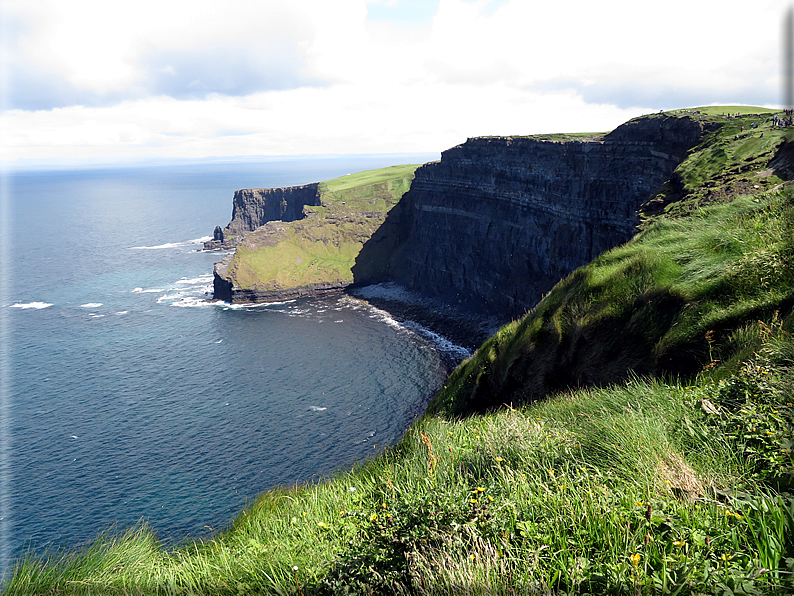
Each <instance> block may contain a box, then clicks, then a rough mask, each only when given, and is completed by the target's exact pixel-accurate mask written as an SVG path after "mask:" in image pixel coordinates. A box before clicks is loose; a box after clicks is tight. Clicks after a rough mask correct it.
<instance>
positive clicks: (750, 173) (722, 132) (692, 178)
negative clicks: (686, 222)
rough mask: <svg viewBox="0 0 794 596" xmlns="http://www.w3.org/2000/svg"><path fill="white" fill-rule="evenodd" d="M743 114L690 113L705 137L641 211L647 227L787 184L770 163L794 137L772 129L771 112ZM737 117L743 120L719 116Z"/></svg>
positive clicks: (736, 109) (709, 110)
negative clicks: (700, 121)
mask: <svg viewBox="0 0 794 596" xmlns="http://www.w3.org/2000/svg"><path fill="white" fill-rule="evenodd" d="M741 108H742V106H716V107H711V108H693V110H700V111H702V112H704V114H703V115H701V116H698V117H699V118H702V119H703V121H704V126H706V127H707V132H706V134H705V135H704V137H703V139H702V141H701V143H700V144H699V145H698V146H696V147H694V148H692V149H691V150H690V151H689V153H688V155H687V157H686V159H685V160H684V161H683V162H682V163H681V164H680V165H679V166H678V167H677V168H676V170H675V172H674V174H673V176H672V178H671V179H670V180H669V181H668V182H667V183H665V184H664V185H663V186H662V188H660V189H659V190H658V191H657V192H656V194H655V195H654V196H653V197H652V200H651V201H650V202H649V204H648V205H646V206H645V208H644V210H643V211H644V213H645V214H646V215H648V216H650V221H653V220H654V219H655V217H656V216H659V215H661V216H670V217H681V216H686V215H688V214H690V213H691V212H693V211H695V210H697V209H698V208H700V207H702V206H705V205H708V204H713V203H721V202H729V201H731V200H733V199H734V198H735V197H736V196H739V195H743V194H750V193H757V192H761V191H764V190H771V189H774V188H777V187H778V186H780V185H781V184H782V183H783V182H784V181H785V173H783V172H780V171H776V170H775V169H774V168H771V167H770V161H772V160H773V158H774V157H775V155H776V154H777V151H778V150H779V148H780V147H781V145H782V144H783V143H784V142H786V141H787V140H790V139H791V138H792V134H794V133H792V132H791V130H790V129H786V128H779V127H774V126H773V125H772V115H773V114H774V113H776V112H775V111H774V110H770V109H766V108H755V107H745V108H744V109H741ZM690 111H692V110H690ZM735 112H740V113H741V115H740V116H738V117H730V118H727V117H723V116H722V114H723V113H735ZM777 113H779V112H777ZM755 114H760V115H761V117H760V118H759V117H757V116H755ZM679 115H680V114H679ZM690 115H691V114H690Z"/></svg>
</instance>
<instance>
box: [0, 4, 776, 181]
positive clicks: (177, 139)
mask: <svg viewBox="0 0 794 596" xmlns="http://www.w3.org/2000/svg"><path fill="white" fill-rule="evenodd" d="M747 6H748V5H747V4H746V3H745V2H742V3H739V2H737V1H735V0H670V1H667V0H665V1H661V2H637V1H636V0H626V1H624V0H603V1H602V2H593V0H555V1H554V2H549V1H548V0H224V1H222V2H221V1H219V0H189V1H186V0H135V1H134V2H133V1H128V0H113V1H112V2H110V1H107V0H35V1H31V0H0V164H4V165H5V166H7V167H8V166H10V167H23V166H25V165H26V164H48V163H64V164H69V163H74V164H85V163H103V162H113V161H119V162H123V161H125V160H133V161H134V160H151V159H154V160H156V159H162V158H189V159H200V158H207V157H221V158H229V157H245V156H284V155H329V154H330V155H339V154H369V153H390V154H391V153H425V152H441V151H443V150H444V149H447V148H449V147H452V146H454V145H457V144H459V143H462V142H464V141H465V140H466V139H467V138H469V137H475V136H483V135H526V134H536V133H552V132H595V131H605V130H611V129H613V128H615V127H616V126H618V125H619V124H621V123H622V122H625V121H626V120H628V119H630V118H632V117H635V116H638V115H641V114H647V113H651V112H658V111H659V110H668V109H676V108H687V107H694V106H702V105H713V104H730V105H734V104H744V105H758V106H767V107H775V106H779V105H781V103H782V99H781V88H782V84H781V72H782V66H781V59H780V55H781V47H782V41H781V37H782V22H783V17H784V13H785V11H786V10H787V8H788V6H789V5H788V4H787V3H786V2H784V1H783V0H774V1H770V0H756V1H755V2H753V4H752V9H751V10H750V9H748V8H747Z"/></svg>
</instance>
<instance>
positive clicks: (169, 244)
mask: <svg viewBox="0 0 794 596" xmlns="http://www.w3.org/2000/svg"><path fill="white" fill-rule="evenodd" d="M186 244H187V243H186V242H167V243H166V244H158V245H157V246H131V247H130V250H162V249H164V248H179V247H180V246H185V245H186Z"/></svg>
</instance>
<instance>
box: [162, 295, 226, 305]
mask: <svg viewBox="0 0 794 596" xmlns="http://www.w3.org/2000/svg"><path fill="white" fill-rule="evenodd" d="M158 302H160V301H159V300H158ZM212 305H213V303H212V302H210V301H209V300H207V299H206V298H195V297H193V296H185V297H183V298H181V299H179V300H177V301H175V302H173V303H171V306H180V307H183V308H184V307H196V306H212Z"/></svg>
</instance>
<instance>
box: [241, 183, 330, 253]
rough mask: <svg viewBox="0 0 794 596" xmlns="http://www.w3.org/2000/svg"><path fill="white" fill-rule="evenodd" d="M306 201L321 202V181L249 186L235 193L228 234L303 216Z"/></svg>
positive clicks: (307, 203)
mask: <svg viewBox="0 0 794 596" xmlns="http://www.w3.org/2000/svg"><path fill="white" fill-rule="evenodd" d="M306 205H314V206H319V205H320V185H319V184H318V183H316V182H315V183H312V184H305V185H303V186H290V187H286V188H249V189H243V190H238V191H236V192H235V193H234V200H233V203H232V220H231V221H230V222H229V225H228V226H226V230H227V232H226V234H227V236H228V235H231V236H234V237H236V238H238V240H239V237H241V236H242V235H243V234H245V233H246V232H251V231H253V230H255V229H256V228H258V227H259V226H262V225H264V224H266V223H267V222H269V221H276V220H278V221H296V220H298V219H303V208H304V207H305V206H306Z"/></svg>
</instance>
